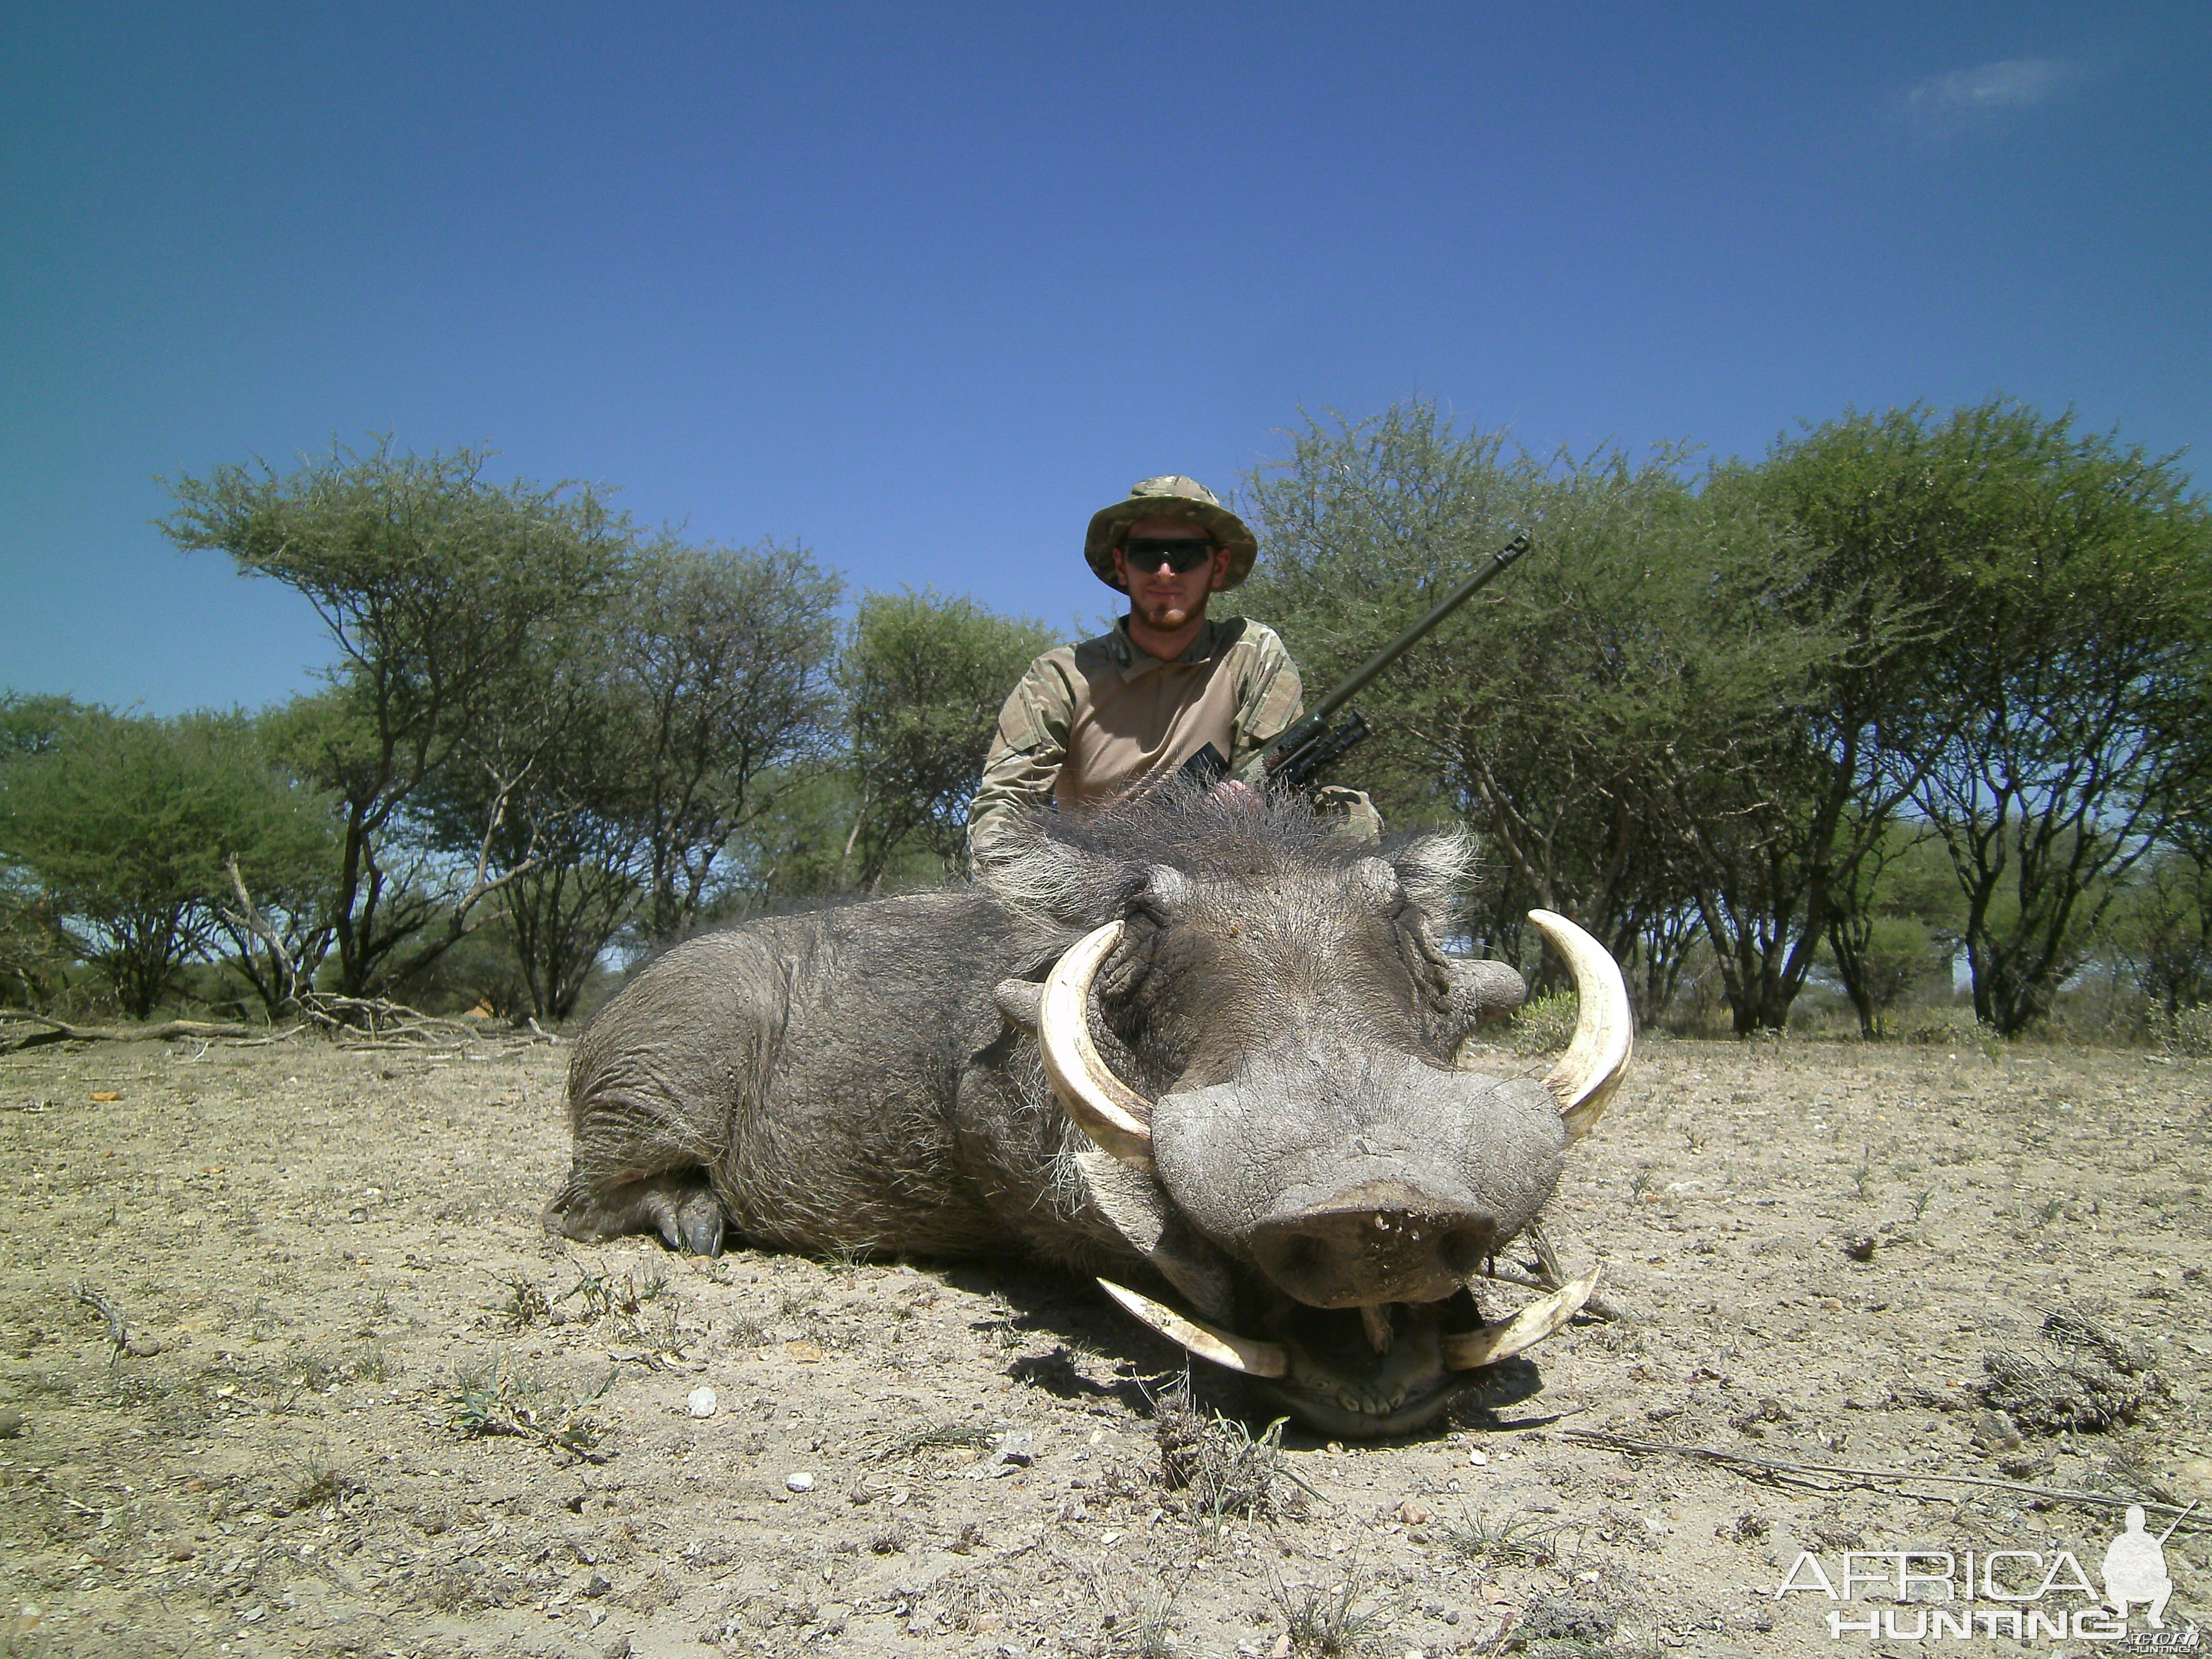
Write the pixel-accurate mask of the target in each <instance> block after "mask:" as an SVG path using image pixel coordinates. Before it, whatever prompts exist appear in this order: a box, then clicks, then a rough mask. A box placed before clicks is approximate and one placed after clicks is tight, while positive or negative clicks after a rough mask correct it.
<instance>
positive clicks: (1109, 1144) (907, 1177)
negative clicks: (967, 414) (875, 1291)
mask: <svg viewBox="0 0 2212 1659" xmlns="http://www.w3.org/2000/svg"><path fill="white" fill-rule="evenodd" d="M1001 858H1002V860H1003V861H1002V862H1001V863H1000V865H999V866H998V867H996V868H995V869H994V871H993V872H991V874H990V875H989V876H988V877H987V878H986V879H985V880H984V881H982V882H980V883H978V884H975V885H972V886H967V887H956V888H952V889H948V890H942V891H937V892H930V893H922V894H917V895H914V896H906V897H897V898H889V899H879V900H874V901H871V902H863V903H856V904H851V905H846V906H843V907H840V908H832V909H827V910H823V911H819V912H816V913H812V914H807V915H791V916H782V917H776V918H772V919H768V920H763V921H756V922H753V923H750V924H748V925H746V926H744V927H738V928H735V929H732V930H731V931H728V932H725V933H712V934H708V935H704V936H702V937H700V938H697V939H692V940H690V941H689V942H688V943H686V944H684V945H679V946H678V947H676V948H675V949H673V950H671V951H669V952H667V953H666V954H665V955H664V956H663V957H660V958H659V959H658V960H657V961H655V962H654V963H652V964H651V965H649V966H648V967H647V969H644V970H643V971H642V972H641V974H639V975H638V976H637V977H636V979H635V981H633V982H632V983H631V984H630V985H629V986H628V987H626V988H625V989H624V990H623V993H622V994H621V995H619V996H618V997H617V998H616V999H615V1000H614V1001H613V1002H612V1003H611V1005H609V1006H608V1007H607V1008H606V1010H605V1012H603V1013H602V1014H601V1015H600V1016H599V1018H598V1019H597V1020H596V1021H595V1022H594V1023H593V1024H592V1027H591V1029H590V1030H589V1031H588V1032H587V1033H586V1036H585V1037H584V1038H583V1040H582V1042H580V1044H579V1046H578V1048H577V1052H576V1056H575V1060H574V1064H573V1066H572V1067H571V1070H570V1074H569V1107H570V1114H571V1121H572V1127H573V1129H574V1142H575V1145H574V1169H573V1171H572V1173H571V1175H570V1176H569V1179H568V1183H567V1185H566V1186H565V1187H564V1188H563V1189H562V1192H561V1193H560V1194H559V1195H558V1196H557V1197H556V1199H555V1200H554V1202H553V1204H552V1206H551V1207H550V1209H549V1210H548V1212H547V1218H546V1219H547V1225H548V1226H549V1227H550V1228H552V1229H553V1230H555V1231H558V1232H561V1233H563V1234H566V1235H567V1236H568V1237H573V1238H579V1239H596V1238H602V1237H609V1236H611V1235H613V1234H617V1233H621V1232H626V1231H643V1230H647V1229H650V1230H653V1231H658V1232H659V1233H660V1234H661V1235H662V1237H665V1239H666V1240H667V1241H668V1243H669V1244H670V1245H671V1247H672V1248H680V1249H689V1250H693V1251H697V1252H702V1253H703V1252H711V1251H714V1250H716V1249H720V1247H721V1244H722V1243H723V1240H724V1238H725V1237H726V1234H727V1233H730V1232H734V1233H735V1234H736V1235H737V1236H738V1237H742V1238H744V1240H746V1241H748V1242H750V1243H756V1244H761V1245H770V1246H782V1247H787V1248H792V1249H802V1250H812V1251H839V1252H847V1251H866V1250H879V1251H899V1252H911V1253H915V1254H920V1255H939V1256H951V1255H985V1254H993V1253H1006V1252H1013V1253H1022V1254H1027V1255H1032V1256H1036V1257H1042V1258H1044V1259H1046V1260H1048V1261H1054V1262H1058V1263H1061V1264H1064V1265H1066V1266H1067V1267H1072V1268H1074V1269H1076V1270H1077V1271H1079V1272H1082V1273H1095V1274H1099V1275H1102V1276H1103V1277H1104V1278H1107V1279H1113V1280H1118V1281H1122V1282H1125V1283H1127V1284H1128V1285H1140V1286H1142V1287H1143V1289H1144V1290H1146V1291H1148V1292H1150V1293H1151V1295H1152V1296H1153V1297H1165V1298H1167V1299H1168V1300H1170V1301H1172V1302H1174V1303H1176V1304H1180V1306H1181V1307H1182V1308H1184V1309H1187V1310H1189V1315H1190V1316H1195V1317H1194V1318H1192V1317H1190V1316H1187V1315H1185V1314H1182V1313H1178V1312H1176V1311H1174V1310H1170V1309H1169V1308H1167V1307H1165V1306H1164V1305H1162V1304H1159V1303H1157V1302H1154V1301H1152V1300H1150V1299H1148V1297H1144V1296H1137V1295H1133V1294H1131V1293H1130V1292H1128V1291H1120V1292H1119V1294H1120V1296H1121V1300H1122V1301H1123V1303H1124V1304H1125V1305H1127V1306H1130V1307H1132V1308H1133V1310H1136V1311H1138V1312H1139V1314H1140V1316H1145V1317H1147V1318H1148V1319H1149V1320H1150V1321H1151V1322H1152V1323H1154V1324H1155V1325H1156V1326H1157V1327H1158V1328H1161V1329H1164V1330H1166V1331H1168V1332H1169V1334H1174V1335H1178V1336H1180V1337H1181V1338H1182V1340H1185V1341H1186V1343H1187V1344H1188V1346H1191V1347H1192V1348H1193V1349H1194V1351H1195V1352H1199V1353H1200V1354H1202V1355H1204V1356H1205V1357H1206V1358H1214V1359H1219V1360H1221V1361H1223V1363H1226V1364H1232V1365H1236V1366H1237V1367H1238V1368H1239V1369H1243V1370H1248V1371H1251V1372H1253V1373H1255V1375H1257V1376H1261V1377H1263V1378H1267V1379H1270V1383H1271V1386H1273V1388H1274V1389H1276V1391H1277V1392H1278V1393H1279V1395H1281V1397H1282V1398H1283V1399H1284V1400H1285V1401H1286V1402H1288V1403H1289V1404H1291V1406H1292V1407H1294V1408H1296V1409H1297V1411H1298V1412H1299V1413H1300V1414H1301V1415H1303V1416H1304V1417H1305V1418H1306V1419H1308V1420H1310V1421H1311V1422H1314V1423H1316V1425H1320V1426H1322V1427H1324V1428H1326V1429H1328V1430H1329V1431H1333V1432H1339V1433H1377V1432H1383V1431H1393V1430H1397V1429H1402V1428H1406V1427H1409V1426H1412V1425H1414V1424H1416V1423H1418V1422H1419V1421H1422V1420H1425V1419H1427V1418H1429V1417H1431V1416H1433V1415H1434V1414H1435V1413H1437V1411H1439V1410H1441V1409H1442V1407H1443V1406H1444V1404H1446V1403H1447V1402H1448V1401H1449V1399H1450V1397H1451V1396H1452V1395H1454V1394H1455V1392H1456V1391H1457V1385H1458V1383H1459V1380H1460V1379H1461V1377H1462V1376H1463V1375H1464V1370H1463V1369H1462V1370H1455V1369H1454V1367H1455V1366H1460V1367H1462V1368H1464V1367H1465V1366H1468V1365H1471V1364H1480V1363H1482V1359H1481V1358H1480V1355H1482V1354H1487V1353H1489V1352H1491V1349H1490V1347H1486V1346H1484V1345H1483V1343H1482V1342H1481V1341H1480V1340H1478V1339H1477V1338H1475V1337H1470V1336H1468V1335H1467V1334H1465V1330H1466V1328H1469V1327H1478V1326H1480V1317H1479V1316H1478V1314H1477V1313H1476V1310H1475V1309H1474V1305H1473V1304H1472V1302H1471V1299H1470V1298H1469V1297H1468V1292H1467V1291H1465V1290H1464V1289H1463V1288H1462V1285H1463V1284H1464V1281H1466V1280H1467V1279H1468V1278H1469V1277H1471V1276H1473V1275H1474V1274H1477V1273H1480V1269H1481V1265H1482V1263H1483V1262H1484V1261H1485V1260H1486V1257H1488V1256H1489V1255H1492V1253H1493V1252H1494V1251H1496V1250H1497V1249H1498V1248H1499V1247H1501V1246H1502V1245H1503V1244H1504V1243H1505V1242H1506V1241H1508V1240H1510V1238H1511V1237H1513V1236H1514V1234H1515V1233H1516V1232H1517V1231H1520V1230H1521V1229H1522V1227H1523V1226H1525V1225H1527V1224H1528V1222H1529V1220H1530V1219H1531V1218H1533V1217H1534V1215H1535V1213H1536V1211H1537V1209H1538V1208H1539V1206H1541V1205H1542V1204H1543V1202H1544V1201H1545V1200H1546V1199H1547V1198H1548V1197H1549V1196H1550V1194H1551V1193H1552V1191H1553V1187H1554V1185H1555V1183H1556V1182H1557V1181H1558V1178H1559V1172H1560V1168H1561V1161H1562V1156H1563V1153H1564V1152H1565V1146H1566V1144H1567V1140H1568V1127H1567V1126H1566V1125H1565V1124H1563V1121H1562V1118H1561V1113H1560V1107H1559V1103H1558V1102H1556V1101H1555V1100H1554V1098H1553V1094H1552V1093H1551V1092H1548V1091H1547V1089H1546V1087H1545V1085H1542V1084H1540V1083H1537V1082H1534V1081H1533V1080H1528V1079H1496V1078H1491V1077H1486V1076H1482V1075H1480V1074H1478V1073H1472V1072H1466V1071H1458V1070H1455V1069H1454V1067H1453V1057H1454V1055H1455V1052H1456V1050H1457V1049H1458V1047H1459V1045H1460V1042H1461V1041H1462V1038H1463V1037H1464V1036H1466V1035H1467V1033H1468V1031H1469V1030H1472V1029H1473V1027H1474V1025H1475V1024H1477V1023H1478V1022H1479V1021H1480V1019H1481V1018H1484V1017H1485V1016H1486V1014H1492V1013H1496V1012H1502V1011H1504V1010H1505V1009H1509V1008H1510V1007H1511V1006H1515V1005H1516V1004H1517V1003H1518V1001H1519V1000H1520V998H1521V994H1522V993H1521V987H1520V981H1519V980H1518V978H1517V976H1516V975H1513V974H1512V973H1511V972H1510V969H1502V968H1500V967H1499V966H1498V965H1497V964H1494V963H1463V962H1459V961H1456V960H1455V959H1453V958H1450V957H1446V956H1444V955H1443V953H1442V952H1440V951H1439V950H1438V949H1437V944H1436V940H1435V937H1434V933H1433V923H1434V922H1435V921H1440V920H1441V918H1442V917H1443V915H1444V913H1445V910H1446V908H1447V907H1448V905H1449V901H1450V896H1451V894H1452V890H1453V888H1454V885H1455V883H1456V882H1457V881H1458V880H1459V879H1460V878H1461V877H1462V866H1463V864H1464V861H1465V851H1464V848H1463V844H1462V842H1459V841H1458V840H1457V839H1456V838H1454V837H1437V836H1431V837H1425V838H1421V839H1419V840H1416V841H1413V842H1410V843H1407V844H1406V845H1403V846H1401V847H1399V848H1395V850H1393V851H1391V852H1389V854H1386V855H1384V856H1380V857H1378V856H1374V855H1372V849H1370V848H1363V847H1354V846H1346V844H1344V843H1343V842H1342V841H1341V840H1340V839H1339V838H1338V836H1337V835H1336V833H1335V830H1334V826H1333V825H1332V824H1331V823H1329V822H1328V820H1327V819H1325V818H1322V817H1318V816H1317V815H1316V814H1315V813H1313V812H1312V811H1310V810H1309V809H1307V808H1306V807H1304V805H1302V804H1299V803H1296V802H1291V803H1273V804H1270V805H1266V806H1264V807H1260V808H1255V807H1253V806H1252V805H1249V803H1248V804H1245V805H1238V804H1237V803H1235V802H1233V801H1229V800H1221V799H1209V798H1199V799H1188V798H1185V797H1177V798H1175V799H1167V800H1162V799H1152V800H1150V801H1144V802H1139V803H1135V804H1133V805H1127V806H1125V807H1122V808H1121V809H1118V810H1116V811H1113V812H1109V813H1106V814H1102V815H1100V816H1098V817H1095V818H1091V819H1086V820H1075V821H1053V820H1048V819H1043V818H1040V819H1038V820H1036V822H1034V823H1030V825H1028V826H1027V827H1026V829H1024V831H1023V832H1022V833H1021V834H1020V835H1019V836H1018V837H1017V838H1016V840H1015V841H1014V842H1012V844H1011V850H1009V851H1006V852H1003V853H1002V854H1001ZM1071 965H1073V966H1071ZM1056 966H1057V968H1058V972H1057V973H1055V971H1054V970H1055V968H1056ZM1608 966H1609V964H1608ZM1071 973H1073V975H1074V977H1073V978H1071ZM1587 1000H1588V998H1587V993H1586V1001H1587ZM1055 1009H1057V1010H1059V1012H1058V1014H1057V1016H1055V1013H1054V1010H1055ZM1070 1010H1073V1011H1076V1012H1073V1013H1071V1012H1069V1011H1070ZM1085 1010H1087V1011H1088V1017H1087V1018H1085V1013H1084V1012H1082V1011H1085ZM1624 1012H1625V1011H1624ZM1094 1046H1095V1053H1093V1052H1092V1050H1093V1048H1094ZM1624 1054H1625V1050H1624ZM1617 1069H1618V1068H1617V1067H1616V1068H1615V1070H1616V1073H1617ZM1607 1086H1608V1087H1609V1084H1608V1085H1607ZM1101 1091H1103V1093H1102V1092H1101ZM1594 1109H1595V1108H1594V1107H1593V1108H1592V1109H1591V1110H1592V1112H1593V1115H1594ZM1109 1153H1110V1154H1111V1155H1110V1156H1109ZM1109 1288H1118V1287H1115V1286H1109ZM1584 1293H1585V1294H1586V1293H1587V1292H1586V1291H1585V1292H1584ZM1558 1317H1559V1319H1560V1320H1564V1318H1565V1314H1560V1315H1559V1316H1558ZM1240 1333H1241V1334H1240ZM1455 1344H1456V1345H1457V1346H1455ZM1492 1346H1494V1344H1492ZM1455 1355H1456V1356H1457V1357H1456V1358H1455Z"/></svg>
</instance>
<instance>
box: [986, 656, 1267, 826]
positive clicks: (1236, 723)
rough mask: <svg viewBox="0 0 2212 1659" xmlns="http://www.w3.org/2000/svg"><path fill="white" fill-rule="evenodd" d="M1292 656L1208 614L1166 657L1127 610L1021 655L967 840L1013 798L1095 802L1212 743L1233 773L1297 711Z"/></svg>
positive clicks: (1161, 774) (1170, 770) (1028, 802)
mask: <svg viewBox="0 0 2212 1659" xmlns="http://www.w3.org/2000/svg"><path fill="white" fill-rule="evenodd" d="M1300 696H1301V693H1300V688H1299V685H1298V671H1297V665H1295V664H1294V663H1292V662H1291V657H1290V653H1288V652H1287V651H1285V650H1284V649H1283V642H1282V641H1281V640H1280V639H1279V638H1277V637H1276V635H1275V630H1274V629H1272V628H1269V627H1267V626H1266V625H1265V624H1264V623H1255V622H1252V621H1249V619H1247V618H1245V617H1221V618H1218V619H1216V618H1214V617H1207V618H1206V623H1205V626H1204V627H1202V628H1201V629H1200V630H1199V635H1198V637H1197V638H1196V639H1195V640H1194V641H1191V646H1190V649H1188V651H1186V652H1184V653H1182V656H1180V657H1178V658H1176V659H1175V660H1174V661H1173V662H1163V661H1161V660H1160V659H1158V657H1155V656H1152V655H1150V654H1149V653H1146V652H1145V651H1144V650H1142V649H1141V648H1139V647H1138V646H1137V645H1136V644H1135V643H1134V642H1133V641H1131V639H1130V638H1129V633H1128V618H1127V617H1123V618H1122V619H1121V621H1120V622H1118V623H1115V624H1114V631H1113V632H1112V633H1110V634H1107V635H1102V636H1100V637H1099V638H1097V639H1095V640H1085V641H1083V643H1082V644H1080V645H1064V646H1062V647H1060V649H1058V650H1057V651H1048V652H1047V653H1045V654H1044V655H1043V656H1042V657H1039V658H1038V659H1036V661H1035V662H1033V663H1031V664H1030V671H1029V672H1028V673H1026V674H1024V676H1023V677H1022V683H1021V684H1019V685H1018V686H1016V687H1015V688H1014V694H1013V696H1010V697H1008V698H1007V699H1006V708H1004V709H1002V710H1000V714H999V730H998V735H997V736H996V738H994V740H993V741H992V744H991V754H990V758H989V759H988V760H987V761H986V762H985V763H984V765H983V784H982V787H981V788H980V789H978V790H977V791H976V792H975V799H974V800H973V801H971V802H970V803H969V807H968V844H969V848H971V849H974V850H976V851H979V852H980V851H981V849H982V848H983V844H984V843H985V842H987V841H988V840H989V839H990V836H991V826H992V825H993V823H994V821H998V820H1000V819H1002V818H1003V817H1004V816H1005V815H1006V814H1007V813H1010V812H1012V811H1015V810H1017V809H1018V808H1020V807H1024V806H1032V805H1043V804H1044V803H1045V802H1046V801H1048V800H1054V801H1057V802H1058V803H1059V805H1060V807H1061V809H1062V810H1063V811H1065V810H1066V809H1068V808H1071V807H1079V806H1087V805H1097V804H1099V803H1101V802H1103V801H1107V800H1110V799H1113V798H1114V797H1115V796H1117V795H1121V794H1125V793H1130V792H1133V791H1135V790H1140V789H1144V788H1146V787H1149V786H1151V785H1152V784H1154V783H1157V782H1158V781H1160V780H1162V779H1164V778H1166V777H1169V776H1170V775H1173V774H1174V773H1175V771H1176V769H1178V768H1180V767H1181V766H1182V763H1184V762H1185V761H1187V760H1188V759H1189V758H1190V757H1192V756H1193V755H1195V754H1196V753H1197V752H1198V751H1199V750H1201V749H1203V748H1204V747H1205V746H1206V744H1209V743H1210V744H1212V745H1213V746H1214V747H1215V748H1216V749H1218V750H1220V751H1221V752H1222V753H1223V754H1224V755H1225V756H1227V757H1228V759H1229V765H1230V769H1231V770H1232V771H1234V770H1235V769H1237V768H1239V767H1241V766H1243V764H1244V763H1245V762H1246V761H1248V760H1249V759H1250V758H1251V757H1252V756H1253V755H1255V753H1257V752H1258V751H1259V750H1261V749H1264V748H1265V747H1266V746H1267V744H1270V743H1272V742H1273V741H1274V740H1275V738H1278V737H1279V736H1281V735H1282V733H1283V732H1285V730H1287V729H1288V728H1289V727H1290V726H1291V725H1292V724H1293V723H1294V722H1295V721H1296V720H1297V718H1298V715H1299V714H1300V713H1301V712H1302V710H1303V707H1304V705H1303V703H1302V702H1301V701H1300Z"/></svg>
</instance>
